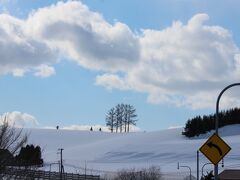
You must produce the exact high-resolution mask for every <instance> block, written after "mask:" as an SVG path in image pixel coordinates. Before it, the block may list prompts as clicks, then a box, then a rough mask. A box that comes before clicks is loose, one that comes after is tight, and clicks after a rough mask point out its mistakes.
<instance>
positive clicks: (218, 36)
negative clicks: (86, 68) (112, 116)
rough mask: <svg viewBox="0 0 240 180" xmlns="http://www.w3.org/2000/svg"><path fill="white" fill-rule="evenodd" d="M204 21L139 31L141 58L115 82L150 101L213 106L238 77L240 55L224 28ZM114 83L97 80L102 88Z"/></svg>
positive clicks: (200, 18) (197, 18) (194, 19)
mask: <svg viewBox="0 0 240 180" xmlns="http://www.w3.org/2000/svg"><path fill="white" fill-rule="evenodd" d="M208 18H209V17H208V15H206V14H197V15H195V16H194V17H192V18H191V19H190V20H189V21H188V23H187V24H186V25H184V24H182V23H181V22H179V21H178V22H174V23H173V24H172V26H170V27H168V28H166V29H163V30H151V29H146V30H143V35H142V36H141V37H139V39H140V44H141V60H140V61H139V63H138V64H136V66H135V67H133V68H132V69H131V70H127V71H126V76H125V77H124V78H120V77H115V79H118V81H120V82H121V81H124V82H121V83H122V84H124V85H125V86H127V87H131V89H132V90H135V91H141V92H147V93H148V94H149V97H148V101H149V102H151V103H170V104H174V105H176V106H187V107H191V108H209V107H212V108H214V107H215V101H216V98H217V95H218V93H219V91H220V90H221V89H222V88H223V87H225V86H226V85H228V84H229V83H231V82H237V81H239V79H240V78H239V75H240V74H239V70H240V68H239V67H240V66H239V54H240V51H239V48H238V47H237V45H236V44H235V43H234V42H233V39H232V36H231V33H230V32H229V31H228V30H226V29H224V28H222V27H220V26H210V25H206V24H205V21H206V20H208ZM97 80H98V79H97ZM100 82H101V81H100ZM114 83H115V82H114V81H108V83H106V82H105V81H102V85H103V86H106V87H117V84H114ZM98 84H100V83H99V81H98ZM119 89H120V88H119ZM232 99H234V98H232ZM235 102H236V101H235ZM238 104H239V103H238ZM236 105H237V104H236Z"/></svg>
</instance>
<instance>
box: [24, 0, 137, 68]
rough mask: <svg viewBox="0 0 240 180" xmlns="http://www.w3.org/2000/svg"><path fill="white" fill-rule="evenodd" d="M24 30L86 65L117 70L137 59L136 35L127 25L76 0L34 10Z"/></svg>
mask: <svg viewBox="0 0 240 180" xmlns="http://www.w3.org/2000/svg"><path fill="white" fill-rule="evenodd" d="M25 30H26V32H27V33H28V34H31V35H32V36H34V37H38V39H44V40H45V42H47V43H48V45H50V46H51V47H53V48H57V49H58V50H60V51H61V52H63V53H64V54H66V55H67V56H69V57H70V58H71V59H72V60H74V61H76V62H77V63H78V64H79V65H81V66H83V67H86V68H90V69H97V70H107V71H109V70H110V71H119V70H125V69H128V68H129V66H132V65H134V64H135V63H136V61H138V60H139V42H138V38H137V36H135V35H134V34H133V33H132V32H131V30H130V29H129V28H128V26H127V25H125V24H123V23H120V22H117V23H115V24H114V25H111V24H109V23H108V22H106V21H105V20H104V18H103V17H102V16H101V15H100V14H98V13H95V12H92V11H90V10H89V9H88V7H87V6H85V5H83V4H82V3H81V2H79V1H69V2H67V3H63V2H59V3H57V4H56V5H52V6H50V7H46V8H42V9H39V10H36V11H35V12H33V13H32V14H31V15H30V16H29V18H28V19H27V21H26V28H25Z"/></svg>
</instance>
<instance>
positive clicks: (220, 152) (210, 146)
mask: <svg viewBox="0 0 240 180" xmlns="http://www.w3.org/2000/svg"><path fill="white" fill-rule="evenodd" d="M207 146H208V147H209V148H212V147H214V148H216V149H217V150H218V152H219V154H220V156H222V150H221V149H220V147H218V145H216V144H214V143H213V142H212V141H210V142H209V143H207Z"/></svg>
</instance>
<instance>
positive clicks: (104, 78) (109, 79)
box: [96, 74, 130, 90]
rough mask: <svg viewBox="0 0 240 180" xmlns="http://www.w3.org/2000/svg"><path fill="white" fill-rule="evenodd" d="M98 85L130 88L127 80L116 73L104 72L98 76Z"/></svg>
mask: <svg viewBox="0 0 240 180" xmlns="http://www.w3.org/2000/svg"><path fill="white" fill-rule="evenodd" d="M96 85H101V86H104V87H106V88H107V89H109V90H112V89H121V90H130V87H128V84H127V83H126V81H125V80H123V79H121V78H120V77H119V76H118V75H115V74H103V75H99V76H97V77H96Z"/></svg>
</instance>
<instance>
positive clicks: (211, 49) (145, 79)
mask: <svg viewBox="0 0 240 180" xmlns="http://www.w3.org/2000/svg"><path fill="white" fill-rule="evenodd" d="M208 19H209V17H208V15H207V14H197V15H195V16H193V17H192V18H191V19H190V20H189V21H188V22H187V23H186V24H183V23H182V22H180V21H176V22H173V24H172V25H171V26H169V27H167V28H165V29H162V30H156V29H155V30H153V29H143V30H142V33H141V34H136V33H133V32H132V31H131V29H130V28H129V27H128V26H127V25H126V24H124V23H121V22H116V23H115V24H110V23H108V22H107V21H106V20H105V19H104V18H103V17H102V16H101V15H100V14H99V13H96V12H92V11H90V10H89V9H88V7H87V6H85V5H84V4H82V3H81V2H79V1H67V2H65V3H64V2H58V3H57V4H55V5H52V6H49V7H45V8H40V9H37V10H35V11H33V12H32V13H31V14H30V15H29V17H28V18H27V19H25V20H20V19H18V18H15V17H12V16H10V15H6V14H1V15H0V23H1V27H0V57H1V59H0V74H6V73H12V74H13V75H15V76H23V75H24V73H25V72H34V74H35V75H36V76H41V77H48V76H50V75H53V74H54V73H55V70H54V68H53V65H54V64H55V63H57V62H58V61H59V56H65V57H69V59H71V60H72V61H74V62H77V64H79V65H80V66H82V67H85V68H88V69H94V70H101V73H102V72H103V75H99V76H97V77H96V85H101V86H104V87H106V88H108V89H114V88H116V89H120V90H133V91H138V92H145V93H148V95H149V96H148V101H149V102H150V103H170V104H174V105H176V106H187V107H191V108H205V107H214V106H215V101H216V97H217V94H218V93H219V90H221V89H222V88H223V87H225V86H226V85H228V84H230V83H231V82H237V81H239V79H240V78H239V77H240V58H239V57H240V50H239V47H238V46H237V45H236V44H235V43H234V40H233V38H232V34H231V33H230V31H229V30H227V29H224V28H223V27H220V26H213V25H207V24H206V21H207V20H208ZM64 59H65V58H64ZM119 74H121V75H119ZM230 99H231V100H230ZM234 99H236V98H234V97H233V96H229V100H228V102H230V101H231V102H232V101H234V102H236V101H235V100H234ZM225 102H226V103H227V100H225ZM229 104H230V103H229Z"/></svg>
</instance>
